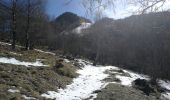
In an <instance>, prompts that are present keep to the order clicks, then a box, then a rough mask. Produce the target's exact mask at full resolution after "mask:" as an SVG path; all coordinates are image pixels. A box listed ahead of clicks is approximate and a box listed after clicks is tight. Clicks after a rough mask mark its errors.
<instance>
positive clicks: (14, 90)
mask: <svg viewBox="0 0 170 100" xmlns="http://www.w3.org/2000/svg"><path fill="white" fill-rule="evenodd" d="M8 92H11V93H18V92H20V91H19V90H17V89H9V90H8Z"/></svg>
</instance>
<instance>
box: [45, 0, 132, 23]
mask: <svg viewBox="0 0 170 100" xmlns="http://www.w3.org/2000/svg"><path fill="white" fill-rule="evenodd" d="M69 1H70V0H48V2H47V6H46V13H47V14H48V15H49V16H50V17H51V18H56V17H57V16H59V15H61V14H62V13H64V12H73V13H75V14H77V15H79V16H82V17H86V18H89V19H91V20H93V18H92V16H90V15H86V14H85V12H86V10H85V8H84V7H83V5H82V0H72V2H70V3H69V4H67V3H68V2H69ZM105 16H107V17H110V18H114V19H119V18H124V17H126V16H130V14H129V13H128V14H127V13H126V11H125V8H124V7H123V6H119V7H118V10H116V13H114V11H112V9H108V10H106V11H105Z"/></svg>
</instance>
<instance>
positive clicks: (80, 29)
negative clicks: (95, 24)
mask: <svg viewBox="0 0 170 100" xmlns="http://www.w3.org/2000/svg"><path fill="white" fill-rule="evenodd" d="M91 25H92V23H85V22H84V23H81V25H80V26H78V27H77V28H76V29H75V30H74V31H75V32H76V33H78V34H79V33H81V32H82V30H83V29H87V28H89V27H90V26H91Z"/></svg>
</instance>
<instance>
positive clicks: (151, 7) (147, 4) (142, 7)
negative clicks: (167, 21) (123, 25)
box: [128, 0, 170, 14]
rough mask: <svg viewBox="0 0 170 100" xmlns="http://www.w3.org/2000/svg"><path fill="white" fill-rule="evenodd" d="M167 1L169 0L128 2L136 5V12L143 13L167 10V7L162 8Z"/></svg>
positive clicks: (136, 0) (130, 0)
mask: <svg viewBox="0 0 170 100" xmlns="http://www.w3.org/2000/svg"><path fill="white" fill-rule="evenodd" d="M167 2H170V0H129V1H128V4H130V5H133V6H134V5H135V6H138V10H137V13H139V14H144V13H147V12H157V11H164V10H169V8H166V9H165V8H163V7H164V5H165V4H166V3H167Z"/></svg>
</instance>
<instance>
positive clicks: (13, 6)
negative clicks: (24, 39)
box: [12, 0, 17, 50]
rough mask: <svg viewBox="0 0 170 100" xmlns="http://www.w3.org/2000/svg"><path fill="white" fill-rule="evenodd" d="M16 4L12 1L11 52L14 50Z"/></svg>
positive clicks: (15, 0) (14, 0)
mask: <svg viewBox="0 0 170 100" xmlns="http://www.w3.org/2000/svg"><path fill="white" fill-rule="evenodd" d="M16 2H17V0H12V50H15V44H16Z"/></svg>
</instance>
